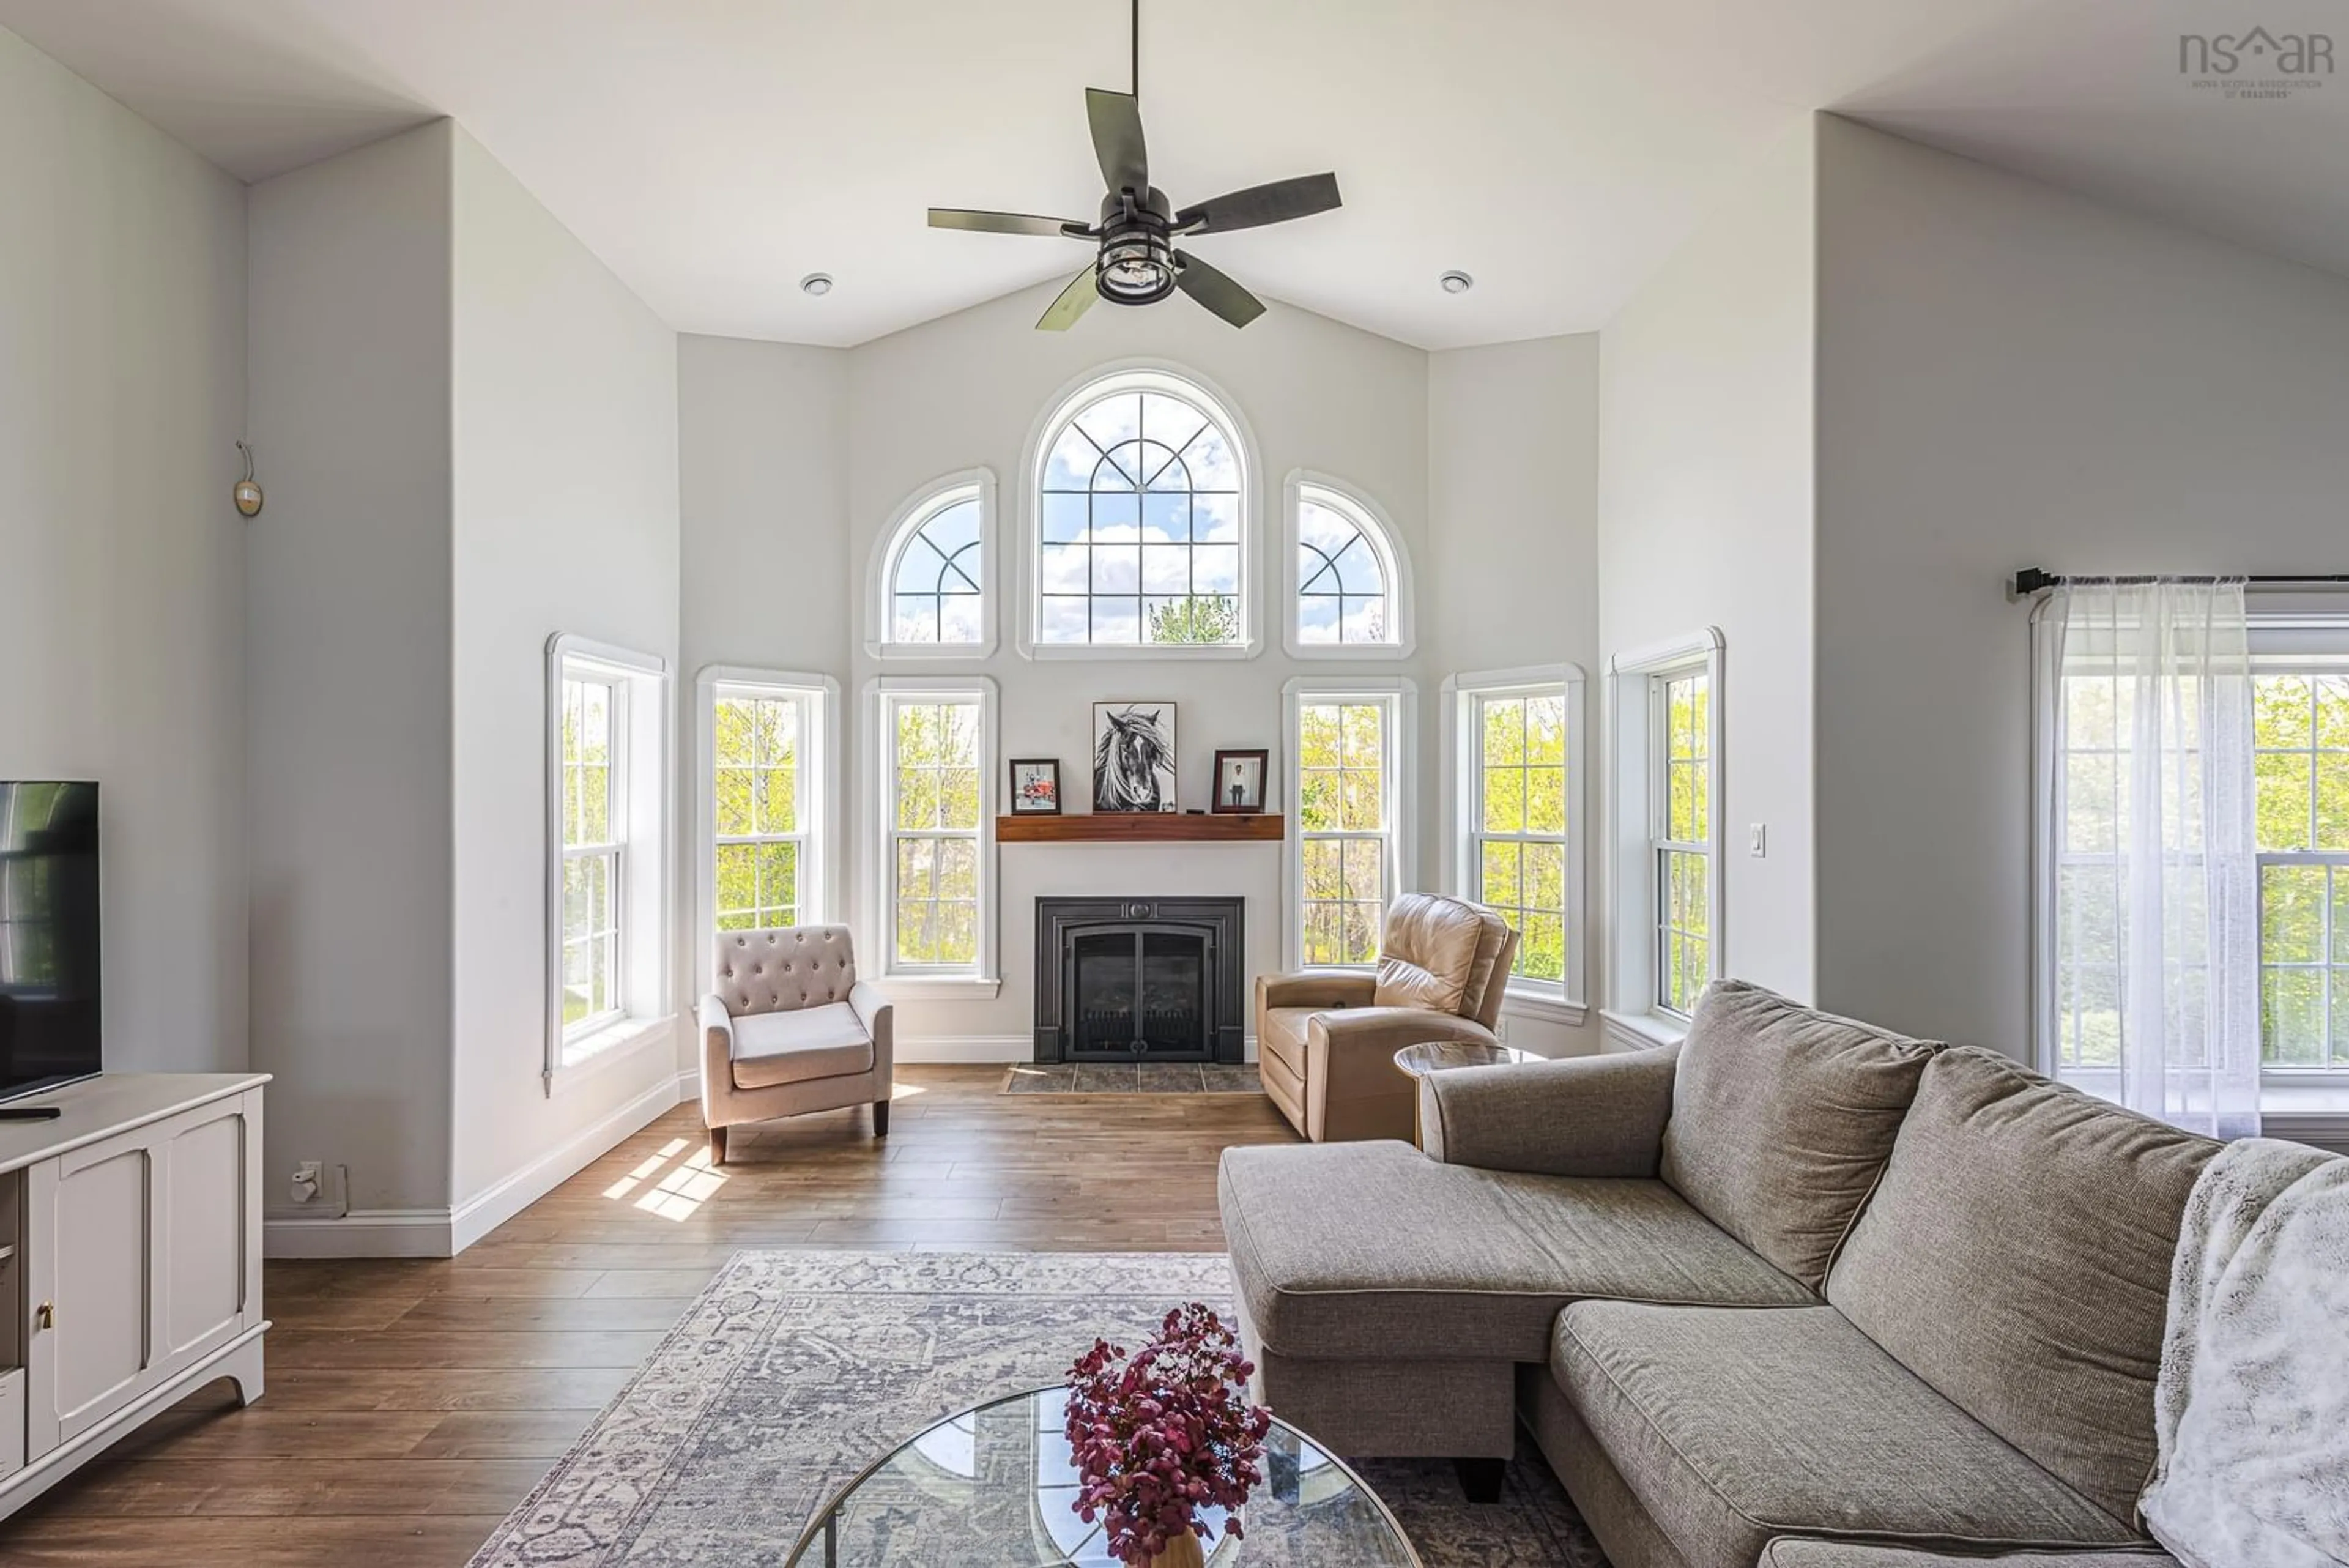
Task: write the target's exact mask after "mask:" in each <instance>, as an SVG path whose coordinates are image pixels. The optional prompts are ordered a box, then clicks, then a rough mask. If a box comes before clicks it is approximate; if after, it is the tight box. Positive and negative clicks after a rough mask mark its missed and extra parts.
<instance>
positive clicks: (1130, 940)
mask: <svg viewBox="0 0 2349 1568" xmlns="http://www.w3.org/2000/svg"><path fill="white" fill-rule="evenodd" d="M1242 939H1243V932H1242V927H1241V903H1240V900H1239V899H1237V898H1187V897H1185V898H1039V899H1037V900H1036V1060H1037V1061H1039V1062H1233V1063H1237V1062H1238V1061H1239V1060H1240V1059H1241V1051H1242V1041H1243V1034H1244V1029H1243V1023H1242V1020H1241V997H1240V974H1241V963H1242V953H1243V940H1242Z"/></svg>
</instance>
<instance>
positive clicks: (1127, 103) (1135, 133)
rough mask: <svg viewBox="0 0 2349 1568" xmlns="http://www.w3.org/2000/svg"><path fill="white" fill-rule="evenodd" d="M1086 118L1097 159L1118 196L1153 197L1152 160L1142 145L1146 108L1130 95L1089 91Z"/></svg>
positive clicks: (1128, 93) (1086, 97) (1096, 89)
mask: <svg viewBox="0 0 2349 1568" xmlns="http://www.w3.org/2000/svg"><path fill="white" fill-rule="evenodd" d="M1085 119H1086V122H1087V123H1088V124H1090V125H1091V126H1092V130H1093V156H1094V157H1096V158H1098V159H1100V160H1101V171H1102V180H1103V181H1104V182H1107V183H1108V185H1109V188H1110V191H1111V192H1112V193H1114V192H1119V191H1131V192H1133V193H1134V196H1135V197H1136V198H1137V199H1139V198H1141V197H1143V196H1147V195H1148V194H1150V158H1149V155H1148V154H1147V153H1146V152H1145V151H1143V145H1142V105H1141V103H1140V102H1139V101H1137V100H1136V99H1135V98H1134V96H1133V94H1132V93H1130V92H1109V91H1106V90H1104V89H1103V88H1085Z"/></svg>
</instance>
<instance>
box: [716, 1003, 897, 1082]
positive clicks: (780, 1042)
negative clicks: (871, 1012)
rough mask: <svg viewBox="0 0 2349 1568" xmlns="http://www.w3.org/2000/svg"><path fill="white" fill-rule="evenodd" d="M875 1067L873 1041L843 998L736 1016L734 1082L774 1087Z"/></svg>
mask: <svg viewBox="0 0 2349 1568" xmlns="http://www.w3.org/2000/svg"><path fill="white" fill-rule="evenodd" d="M872 1070H873V1041H872V1037H871V1036H869V1035H867V1034H866V1033H864V1023H862V1022H861V1021H860V1020H859V1019H858V1018H857V1016H856V1010H855V1009H854V1008H852V1007H850V1006H849V1005H848V1003H846V1002H828V1003H826V1004H825V1005H824V1006H822V1007H802V1008H796V1009H793V1010H792V1011H791V1012H754V1013H751V1014H750V1015H749V1016H748V1017H745V1018H737V1019H736V1020H734V1086H735V1087H736V1088H738V1089H771V1088H773V1087H774V1086H775V1085H778V1084H804V1083H806V1082H807V1081H808V1080H809V1079H811V1078H844V1077H846V1076H848V1075H850V1074H852V1073H869V1072H871V1071H872Z"/></svg>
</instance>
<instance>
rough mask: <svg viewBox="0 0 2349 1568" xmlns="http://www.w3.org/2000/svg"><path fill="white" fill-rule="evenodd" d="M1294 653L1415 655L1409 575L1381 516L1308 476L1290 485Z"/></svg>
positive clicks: (1290, 623)
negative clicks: (1412, 638) (1412, 644)
mask: <svg viewBox="0 0 2349 1568" xmlns="http://www.w3.org/2000/svg"><path fill="white" fill-rule="evenodd" d="M1288 527H1289V535H1290V538H1289V541H1288V544H1289V552H1290V556H1291V561H1290V570H1291V572H1292V574H1293V576H1291V577H1290V579H1289V583H1290V587H1291V589H1292V592H1291V597H1290V599H1289V621H1288V646H1289V651H1290V652H1292V653H1294V654H1296V655H1298V656H1299V657H1300V658H1355V657H1361V658H1386V659H1394V658H1398V657H1401V656H1402V655H1404V654H1407V653H1409V652H1410V651H1411V606H1410V597H1409V581H1408V578H1409V573H1408V571H1407V569H1406V566H1405V563H1404V560H1403V556H1402V548H1401V546H1400V545H1398V544H1397V542H1396V541H1395V538H1394V535H1393V532H1392V529H1391V527H1390V526H1389V525H1388V524H1387V523H1386V521H1385V520H1384V519H1383V518H1382V517H1381V515H1380V514H1379V513H1378V511H1377V510H1376V509H1375V508H1374V507H1373V506H1372V505H1371V504H1370V503H1369V502H1368V501H1365V500H1363V499H1362V498H1361V497H1360V496H1356V495H1352V494H1350V493H1347V492H1345V491H1344V490H1341V489H1340V488H1338V487H1337V486H1336V485H1334V484H1332V483H1328V482H1326V481H1321V480H1318V479H1314V478H1311V477H1309V476H1306V475H1303V474H1299V475H1296V476H1294V477H1292V478H1291V479H1290V481H1289V483H1288Z"/></svg>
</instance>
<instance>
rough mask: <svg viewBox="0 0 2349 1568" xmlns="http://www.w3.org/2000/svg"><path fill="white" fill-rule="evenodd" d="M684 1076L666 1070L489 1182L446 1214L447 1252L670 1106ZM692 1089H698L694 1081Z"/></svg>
mask: <svg viewBox="0 0 2349 1568" xmlns="http://www.w3.org/2000/svg"><path fill="white" fill-rule="evenodd" d="M683 1085H684V1077H683V1075H680V1074H668V1075H663V1076H662V1077H661V1078H659V1079H658V1080H657V1081H656V1082H655V1083H653V1084H652V1085H650V1086H649V1087H647V1089H646V1090H645V1091H644V1092H643V1093H642V1094H640V1095H638V1096H636V1098H635V1099H633V1100H630V1101H628V1102H627V1103H626V1105H624V1106H620V1107H619V1108H617V1109H616V1110H615V1111H613V1112H612V1113H611V1114H610V1115H609V1116H605V1117H604V1119H603V1120H601V1121H598V1122H595V1123H593V1124H591V1125H589V1126H587V1127H581V1128H580V1129H579V1130H578V1131H577V1132H575V1133H573V1134H572V1135H571V1136H570V1137H567V1138H565V1139H564V1140H563V1142H561V1143H559V1144H557V1145H555V1147H553V1148H551V1149H548V1150H547V1151H546V1152H545V1153H544V1154H542V1155H540V1156H539V1157H538V1158H536V1159H533V1160H532V1161H531V1162H530V1163H529V1164H528V1165H525V1166H523V1168H521V1169H520V1170H517V1171H514V1172H513V1173H512V1174H511V1175H509V1176H506V1177H504V1178H502V1179H500V1180H497V1181H495V1182H492V1184H491V1185H489V1186H488V1187H486V1188H484V1189H481V1191H479V1192H477V1193H475V1194H474V1195H473V1196H472V1197H471V1198H468V1199H465V1201H464V1202H462V1203H460V1204H458V1205H457V1207H456V1209H455V1210H453V1211H452V1212H451V1213H450V1224H449V1244H450V1253H449V1255H450V1256H451V1257H454V1256H456V1254H457V1253H459V1252H461V1251H464V1250H465V1249H466V1248H468V1247H470V1246H471V1245H472V1244H473V1243H474V1242H476V1241H480V1240H481V1238H482V1237H484V1236H486V1235H488V1234H489V1233H490V1232H491V1231H494V1230H496V1229H497V1228H498V1227H499V1226H501V1225H502V1224H504V1223H505V1222H506V1221H507V1220H511V1219H512V1218H513V1217H514V1216H515V1215H517V1214H519V1213H521V1212H522V1211H523V1210H525V1209H527V1208H529V1207H530V1206H531V1205H532V1204H533V1203H535V1202H537V1201H538V1200H539V1199H542V1198H543V1197H545V1196H546V1195H547V1194H548V1193H550V1192H552V1191H554V1189H556V1188H558V1187H560V1186H562V1185H563V1184H564V1182H566V1181H568V1180H570V1179H572V1178H573V1177H574V1176H576V1175H578V1174H579V1173H580V1172H581V1171H583V1170H585V1169H586V1168H588V1167H589V1166H591V1165H593V1164H595V1162H596V1161H597V1160H599V1159H601V1158H604V1156H605V1154H606V1153H608V1152H610V1150H611V1148H612V1147H613V1145H615V1144H616V1143H618V1142H619V1141H620V1140H621V1139H623V1138H625V1137H628V1135H630V1134H631V1133H634V1132H636V1130H637V1129H638V1128H640V1127H644V1126H645V1124H646V1123H647V1122H650V1121H651V1120H653V1119H654V1118H655V1117H657V1116H660V1115H662V1114H663V1113H664V1112H666V1111H667V1110H668V1109H669V1108H670V1107H672V1106H675V1105H676V1104H677V1103H678V1100H679V1099H680V1098H681V1097H683V1096H682V1087H683ZM695 1092H696V1093H697V1094H698V1093H699V1084H698V1081H697V1083H696V1085H695Z"/></svg>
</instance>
